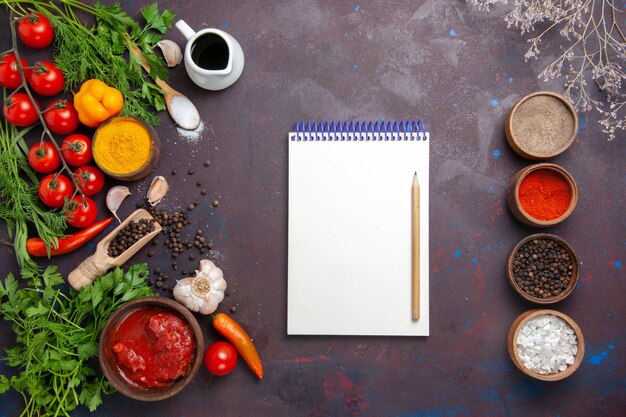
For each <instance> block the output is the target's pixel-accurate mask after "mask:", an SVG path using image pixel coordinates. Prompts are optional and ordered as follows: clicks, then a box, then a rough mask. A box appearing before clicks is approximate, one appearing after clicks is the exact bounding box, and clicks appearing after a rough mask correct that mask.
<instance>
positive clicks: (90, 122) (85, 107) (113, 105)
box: [74, 79, 124, 127]
mask: <svg viewBox="0 0 626 417" xmlns="http://www.w3.org/2000/svg"><path fill="white" fill-rule="evenodd" d="M123 106H124V97H122V93H120V92H119V91H118V90H117V89H115V88H113V87H109V86H108V85H106V84H105V83H103V82H102V81H100V80H95V79H91V80H88V81H85V82H84V83H83V85H81V87H80V90H79V91H78V93H76V95H74V107H75V108H76V111H77V112H78V119H79V120H80V121H81V123H82V124H84V125H86V126H89V127H98V126H99V125H100V123H102V122H104V121H105V120H106V119H108V118H110V117H112V116H115V115H116V114H118V113H119V112H121V111H122V107H123Z"/></svg>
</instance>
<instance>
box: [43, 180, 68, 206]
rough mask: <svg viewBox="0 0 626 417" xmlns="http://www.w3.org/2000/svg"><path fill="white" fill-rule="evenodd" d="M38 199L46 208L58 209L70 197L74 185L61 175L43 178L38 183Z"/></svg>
mask: <svg viewBox="0 0 626 417" xmlns="http://www.w3.org/2000/svg"><path fill="white" fill-rule="evenodd" d="M37 191H38V193H39V198H40V199H41V202H42V203H44V204H45V205H46V206H48V207H52V208H60V207H63V205H64V204H65V199H66V198H67V199H69V198H70V197H72V194H73V193H74V183H72V181H71V180H70V179H69V178H67V177H66V176H65V175H63V174H50V175H46V176H45V177H43V179H42V180H41V182H40V183H39V189H38V190H37Z"/></svg>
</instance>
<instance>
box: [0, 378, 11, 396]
mask: <svg viewBox="0 0 626 417" xmlns="http://www.w3.org/2000/svg"><path fill="white" fill-rule="evenodd" d="M9 388H11V381H9V378H7V377H6V376H4V375H0V394H4V393H5V392H7V391H8V390H9Z"/></svg>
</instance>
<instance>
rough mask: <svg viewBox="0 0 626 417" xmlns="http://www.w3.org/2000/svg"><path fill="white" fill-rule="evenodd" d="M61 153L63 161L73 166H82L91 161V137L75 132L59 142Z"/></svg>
mask: <svg viewBox="0 0 626 417" xmlns="http://www.w3.org/2000/svg"><path fill="white" fill-rule="evenodd" d="M61 155H63V159H65V162H67V163H68V164H70V165H71V166H74V167H82V166H83V165H87V164H88V163H90V162H91V158H92V155H91V139H89V138H88V137H87V136H85V135H81V134H79V133H76V134H74V135H69V136H68V137H66V138H65V139H63V142H61Z"/></svg>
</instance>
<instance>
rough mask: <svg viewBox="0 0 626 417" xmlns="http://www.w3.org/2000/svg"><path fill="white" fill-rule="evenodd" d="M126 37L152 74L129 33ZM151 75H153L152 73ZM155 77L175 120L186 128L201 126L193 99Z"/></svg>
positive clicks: (144, 66) (191, 128)
mask: <svg viewBox="0 0 626 417" xmlns="http://www.w3.org/2000/svg"><path fill="white" fill-rule="evenodd" d="M126 37H127V39H128V46H129V47H130V50H131V51H132V52H133V54H135V55H136V56H137V57H138V58H139V60H140V61H141V66H142V67H143V69H144V70H145V71H146V72H147V73H148V74H150V66H149V65H148V62H147V61H146V59H145V58H144V56H143V54H142V53H141V51H140V50H139V49H138V48H137V45H135V43H134V42H133V41H132V40H131V39H130V37H129V36H128V35H127V36H126ZM150 76H151V77H152V75H150ZM153 79H154V82H155V83H156V84H157V85H158V86H159V87H161V89H162V90H163V92H164V93H165V105H166V106H167V111H168V112H169V113H170V116H172V119H174V122H176V124H177V125H178V126H180V127H182V128H183V129H186V130H194V129H196V128H197V127H198V126H200V113H198V109H196V106H194V104H193V103H192V102H191V100H189V99H188V98H187V96H185V95H184V94H182V93H179V92H178V91H176V90H174V89H173V88H172V87H170V85H169V84H168V83H166V82H165V81H163V80H162V79H160V78H159V77H156V78H154V77H153Z"/></svg>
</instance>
